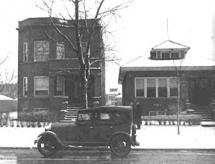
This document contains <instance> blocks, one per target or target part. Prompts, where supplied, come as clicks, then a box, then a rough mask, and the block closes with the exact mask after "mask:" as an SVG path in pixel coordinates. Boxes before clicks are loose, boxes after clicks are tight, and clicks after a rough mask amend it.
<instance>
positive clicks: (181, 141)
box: [0, 125, 215, 150]
mask: <svg viewBox="0 0 215 164" xmlns="http://www.w3.org/2000/svg"><path fill="white" fill-rule="evenodd" d="M179 129H180V134H178V130H177V126H176V125H169V126H159V125H153V126H152V125H148V126H145V125H144V126H141V129H140V130H137V141H138V142H139V143H140V146H137V147H133V149H139V150H141V149H214V150H215V142H214V138H215V127H202V126H201V125H197V126H180V128H179ZM43 131H44V128H20V127H13V128H12V127H1V128H0V134H1V135H0V147H1V148H33V147H35V145H34V140H35V139H36V138H37V136H38V135H39V134H40V133H41V132H43Z"/></svg>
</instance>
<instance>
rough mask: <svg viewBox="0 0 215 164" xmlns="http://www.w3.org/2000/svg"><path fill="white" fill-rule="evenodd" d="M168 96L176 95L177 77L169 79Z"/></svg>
mask: <svg viewBox="0 0 215 164" xmlns="http://www.w3.org/2000/svg"><path fill="white" fill-rule="evenodd" d="M169 88H170V89H169V90H170V97H176V96H178V87H177V78H170V79H169Z"/></svg>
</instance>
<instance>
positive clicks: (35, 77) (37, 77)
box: [34, 76, 49, 97]
mask: <svg viewBox="0 0 215 164" xmlns="http://www.w3.org/2000/svg"><path fill="white" fill-rule="evenodd" d="M42 78H47V79H48V88H47V91H48V92H47V94H46V95H38V94H36V79H42ZM44 91H45V90H44ZM34 96H37V97H47V96H49V77H48V76H34Z"/></svg>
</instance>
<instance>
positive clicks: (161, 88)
mask: <svg viewBox="0 0 215 164" xmlns="http://www.w3.org/2000/svg"><path fill="white" fill-rule="evenodd" d="M135 96H136V97H145V98H159V97H177V96H178V87H177V78H175V77H150V78H140V77H138V78H135Z"/></svg>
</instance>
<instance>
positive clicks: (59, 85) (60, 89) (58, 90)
mask: <svg viewBox="0 0 215 164" xmlns="http://www.w3.org/2000/svg"><path fill="white" fill-rule="evenodd" d="M64 95H65V78H64V77H62V76H57V77H56V79H55V96H64Z"/></svg>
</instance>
